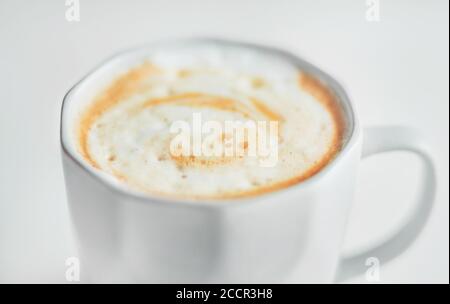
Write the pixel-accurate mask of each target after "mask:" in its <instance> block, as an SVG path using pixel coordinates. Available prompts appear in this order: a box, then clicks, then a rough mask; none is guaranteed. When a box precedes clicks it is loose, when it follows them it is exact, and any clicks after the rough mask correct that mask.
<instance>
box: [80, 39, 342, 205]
mask: <svg viewBox="0 0 450 304" xmlns="http://www.w3.org/2000/svg"><path fill="white" fill-rule="evenodd" d="M194 114H201V116H202V117H203V119H204V120H212V121H217V122H219V123H224V122H226V121H242V122H248V121H255V122H261V121H267V122H277V124H278V133H277V135H278V136H277V151H276V152H277V160H276V164H275V165H274V166H270V167H264V166H261V165H260V163H259V162H258V157H253V156H248V155H236V156H231V157H230V156H224V155H218V156H198V155H188V156H186V155H174V154H173V153H172V151H171V150H170V146H171V141H173V139H174V134H173V133H171V132H170V127H171V125H172V124H173V123H174V122H176V121H185V122H188V123H189V124H192V117H193V115H194ZM344 129H345V121H344V117H343V113H342V112H341V109H340V107H339V105H338V103H337V101H336V100H335V97H334V95H333V94H332V92H331V91H330V90H329V89H328V88H327V87H326V86H324V85H323V84H322V83H321V82H320V81H319V80H317V79H316V78H314V77H312V76H310V75H308V74H306V73H303V72H302V71H299V70H298V68H297V67H296V66H295V65H294V64H292V63H291V62H289V61H287V60H284V59H283V58H280V57H277V56H275V55H268V54H265V53H262V52H259V51H257V50H253V49H245V48H237V47H217V46H185V47H179V48H168V49H158V50H155V51H153V52H149V54H148V56H147V57H146V58H145V59H143V60H142V62H141V63H139V64H137V65H135V66H133V67H130V68H129V69H128V70H125V71H124V72H123V73H122V74H121V75H119V76H118V77H117V78H116V79H115V80H113V81H112V82H111V83H110V84H109V85H107V86H106V87H105V88H103V89H102V90H100V91H99V93H98V94H97V96H96V97H95V98H94V100H92V102H91V103H90V104H89V105H88V106H87V108H86V109H84V111H83V112H82V113H81V116H80V120H79V123H78V124H77V129H76V134H77V138H78V147H79V152H80V153H81V155H82V156H83V158H84V159H85V160H86V161H87V162H88V163H89V164H90V165H92V166H93V167H95V168H97V169H99V170H102V171H104V172H107V173H109V174H111V175H113V176H115V177H116V178H117V179H119V180H120V181H122V182H124V183H126V184H127V185H128V186H129V187H130V188H132V189H135V190H138V191H142V192H145V193H147V194H150V195H157V196H165V197H173V198H181V199H183V198H185V199H232V198H240V197H248V196H254V195H259V194H262V193H267V192H270V191H275V190H279V189H282V188H286V187H289V186H291V185H294V184H296V183H300V182H302V181H304V180H306V179H307V178H309V177H311V176H313V175H314V174H316V173H317V172H319V171H320V170H321V169H322V168H324V167H325V166H326V165H327V164H328V163H329V162H330V161H331V160H332V159H333V158H334V157H335V156H336V154H337V153H338V152H339V150H340V149H341V146H342V142H343V136H344ZM220 136H221V140H223V141H224V142H225V141H227V140H230V138H231V141H233V138H232V137H233V134H226V133H223V134H220ZM248 146H249V143H248V142H247V141H244V142H243V143H242V148H243V149H244V150H246V149H249V148H248Z"/></svg>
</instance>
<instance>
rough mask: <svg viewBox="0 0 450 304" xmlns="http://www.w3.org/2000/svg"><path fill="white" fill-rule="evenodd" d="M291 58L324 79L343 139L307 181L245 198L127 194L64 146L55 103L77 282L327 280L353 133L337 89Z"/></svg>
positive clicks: (65, 117) (347, 194) (354, 144)
mask: <svg viewBox="0 0 450 304" xmlns="http://www.w3.org/2000/svg"><path fill="white" fill-rule="evenodd" d="M274 52H277V53H279V52H281V51H278V50H274ZM290 56H292V55H290ZM115 60H116V61H117V59H115ZM298 61H299V65H301V68H303V69H307V70H308V71H309V72H310V73H312V74H313V75H314V76H316V77H318V78H320V79H321V81H324V82H326V84H327V85H328V86H329V87H331V88H332V89H333V90H334V92H335V94H336V95H338V98H339V100H340V102H341V103H342V106H343V107H344V111H345V112H346V114H347V118H348V119H349V120H350V122H349V124H348V125H349V128H351V130H350V131H349V136H348V138H347V142H346V144H345V147H344V148H343V150H342V151H341V152H340V153H339V154H338V155H337V156H336V158H335V159H334V160H333V161H332V162H331V163H330V164H328V165H327V166H326V167H325V168H324V169H322V171H321V172H319V173H318V174H316V175H315V176H313V177H311V178H310V179H308V180H306V181H304V182H302V183H300V184H297V185H293V186H291V187H289V188H286V189H283V190H279V191H275V192H271V193H267V194H263V195H259V196H256V197H251V198H245V199H234V200H230V201H211V202H208V201H202V202H195V201H179V200H169V199H161V198H156V197H154V198H153V197H146V196H143V195H139V194H137V193H133V192H131V191H127V190H126V189H124V188H123V187H121V186H120V185H118V184H114V182H112V181H108V180H107V177H105V176H102V175H101V173H99V172H95V170H94V169H92V168H88V167H87V166H86V165H85V164H83V163H82V160H80V159H79V158H78V157H77V156H76V155H75V154H76V152H75V151H73V148H71V147H70V145H68V144H67V142H68V141H69V140H70V136H69V135H68V134H67V132H69V131H68V129H70V125H71V124H70V122H69V121H70V120H73V117H72V116H73V115H72V114H71V111H69V110H67V109H66V110H65V109H64V107H65V106H63V114H62V129H61V137H62V147H63V149H62V157H63V167H64V173H65V180H66V190H67V195H68V201H69V209H70V213H71V218H72V222H73V226H74V228H75V233H76V238H77V243H78V248H79V254H80V261H81V267H82V268H81V279H82V280H84V281H87V282H88V281H91V282H130V283H131V282H134V283H285V282H288V283H290V282H296V283H301V282H318V283H322V282H331V281H332V280H333V277H334V275H335V272H336V268H337V263H338V260H339V257H340V247H341V244H342V240H343V237H344V234H345V228H346V220H347V216H348V214H349V210H350V205H351V202H352V198H353V193H354V186H355V178H356V172H357V166H358V163H359V160H360V153H361V142H362V139H361V132H360V130H359V126H358V124H357V121H356V119H355V117H354V112H353V109H352V108H351V105H350V104H349V101H348V98H347V96H346V95H345V92H344V91H343V90H342V88H341V87H340V86H339V85H338V84H337V83H336V82H335V81H334V80H333V79H332V78H331V77H329V76H327V75H326V74H324V73H323V72H321V71H319V70H316V69H315V68H314V67H312V66H311V65H310V64H307V63H306V62H304V61H302V60H300V59H298ZM98 76H99V75H97V74H96V73H95V72H94V73H93V74H92V75H91V76H88V77H87V78H86V80H87V81H88V82H89V80H90V81H91V82H92V81H96V78H99V77H98ZM89 78H91V79H89ZM83 82H84V80H83V81H82V82H81V83H79V84H78V85H77V86H76V87H75V89H73V90H72V91H71V92H69V93H68V95H67V96H66V98H65V102H64V103H65V104H71V105H75V104H77V100H78V98H77V97H79V95H80V94H81V93H82V92H81V91H83V90H86V89H89V85H87V86H86V85H84V84H83ZM88 91H89V90H88ZM83 99H86V98H83Z"/></svg>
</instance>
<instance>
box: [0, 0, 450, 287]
mask: <svg viewBox="0 0 450 304" xmlns="http://www.w3.org/2000/svg"><path fill="white" fill-rule="evenodd" d="M80 5H81V6H80V8H81V11H80V13H81V21H80V22H78V23H76V22H75V23H69V22H67V21H66V19H65V12H66V9H67V8H66V6H65V1H64V0H54V1H18V0H14V1H5V0H0V105H1V107H0V282H65V259H66V258H67V257H69V256H72V255H76V251H75V247H74V245H73V240H72V233H71V230H70V223H69V217H68V212H67V204H66V198H65V189H64V181H63V174H62V169H61V160H60V153H59V152H60V149H59V142H58V130H59V126H58V123H59V116H58V115H59V110H60V105H61V101H62V98H63V96H64V94H65V92H66V91H67V90H68V89H69V88H70V87H71V85H72V84H74V83H75V82H76V81H77V80H78V79H79V78H80V77H81V76H83V75H84V74H85V73H87V72H88V71H89V70H90V69H91V68H93V67H94V66H95V65H97V64H98V63H99V62H100V61H102V60H103V59H105V58H106V57H108V56H110V55H112V54H113V53H115V52H117V51H118V50H122V49H124V48H129V47H132V46H135V45H140V44H143V43H145V42H149V41H153V40H157V39H159V38H167V37H183V36H193V35H202V36H205V35H206V36H215V37H225V38H234V39H240V40H249V41H253V42H262V43H266V44H271V45H275V46H278V47H282V48H286V49H288V50H290V51H293V52H295V53H297V54H299V55H300V56H302V57H304V58H305V59H307V60H309V61H311V62H312V63H314V64H316V65H318V66H319V67H321V68H322V69H324V70H326V71H328V72H329V73H330V74H331V75H334V76H335V77H336V78H337V79H338V80H339V81H340V82H341V83H342V84H343V85H344V86H345V87H346V88H347V89H348V92H349V94H350V96H351V97H352V99H353V101H354V103H355V105H356V107H357V109H358V111H359V114H360V118H361V121H362V122H363V124H365V125H374V124H404V125H409V126H414V127H416V128H419V129H420V130H422V131H423V133H425V135H426V136H427V137H428V139H429V142H430V144H431V145H432V147H433V151H434V153H435V159H436V165H437V167H438V180H439V189H438V193H437V199H436V208H435V209H434V210H433V213H432V216H431V219H430V221H429V223H428V225H427V227H426V229H425V230H424V232H423V233H422V234H421V236H420V238H419V239H418V241H417V242H416V243H415V244H414V245H413V246H412V247H411V248H410V249H409V250H408V251H407V252H406V253H405V254H403V255H402V256H401V257H400V258H398V259H396V260H395V261H393V262H392V263H391V264H388V265H381V266H382V267H381V282H382V283H432V282H433V283H434V282H439V283H448V282H449V208H448V202H449V186H448V182H449V171H448V166H449V116H448V115H449V85H448V82H449V70H448V66H449V59H448V58H449V41H448V34H449V33H448V31H449V15H448V9H449V8H448V1H446V0H441V1H411V0H410V1H393V0H380V21H379V22H368V21H367V20H366V18H365V14H366V9H367V7H366V1H365V0H349V1H317V0H316V1H295V0H274V1H271V0H255V1H243V0H227V1H213V0H209V1H167V0H165V1H116V0H115V1H93V0H80ZM420 169H421V166H420V162H419V161H418V160H417V159H416V158H415V157H414V156H411V155H408V154H403V153H393V154H386V155H382V156H377V157H374V158H373V159H369V160H367V161H364V162H363V165H362V167H361V172H360V178H359V182H358V183H359V187H358V192H357V194H356V200H355V207H354V210H353V212H352V215H351V221H350V225H349V233H348V236H347V242H346V246H345V247H346V248H347V249H348V250H349V251H351V250H353V249H355V248H361V247H362V246H365V245H366V244H369V243H371V242H372V241H373V240H376V239H381V238H382V237H383V235H385V234H386V233H388V232H389V231H391V230H392V229H393V228H395V227H396V223H398V222H399V221H400V220H401V219H402V218H403V217H404V216H405V214H407V213H408V210H409V207H410V206H411V203H412V201H413V199H414V196H415V189H416V188H417V185H418V184H417V183H418V181H419V174H420V172H421V171H420ZM350 282H358V283H359V282H361V283H364V282H366V281H365V279H364V277H360V278H355V279H353V280H351V281H350Z"/></svg>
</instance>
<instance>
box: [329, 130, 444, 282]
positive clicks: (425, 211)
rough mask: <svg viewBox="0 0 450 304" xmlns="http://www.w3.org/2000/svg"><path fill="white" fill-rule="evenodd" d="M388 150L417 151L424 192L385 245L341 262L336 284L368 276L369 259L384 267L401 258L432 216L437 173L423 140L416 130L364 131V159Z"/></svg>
mask: <svg viewBox="0 0 450 304" xmlns="http://www.w3.org/2000/svg"><path fill="white" fill-rule="evenodd" d="M388 151H410V152H414V153H416V154H417V155H418V156H419V157H420V158H421V159H422V161H423V163H424V165H425V166H424V167H425V170H424V174H423V177H422V189H421V192H420V196H419V197H418V201H417V202H416V206H415V209H414V212H413V213H412V215H411V216H410V217H409V218H407V219H405V221H404V224H403V225H402V227H401V228H400V229H399V230H398V231H397V232H396V233H394V234H393V235H391V236H390V237H389V238H387V240H386V241H385V242H383V243H381V244H379V245H377V246H375V247H372V248H371V249H369V250H366V251H364V252H361V253H358V254H355V255H352V256H349V257H344V258H343V259H341V261H340V264H339V268H338V272H337V276H336V281H337V282H341V281H344V280H347V279H349V278H351V277H353V276H356V275H361V274H363V273H365V272H366V271H367V266H366V261H367V259H368V258H371V257H375V258H377V259H378V260H379V262H380V263H381V264H385V263H387V262H389V261H390V260H392V259H394V258H395V257H397V256H398V255H400V254H401V253H402V252H404V251H405V250H406V249H407V248H408V247H409V246H410V245H411V244H412V243H413V242H414V241H415V240H416V238H417V237H418V235H419V234H420V232H421V231H422V229H423V227H424V226H425V224H426V222H427V219H428V217H429V215H430V213H431V209H432V205H433V201H434V196H435V190H436V172H435V168H434V164H433V160H432V156H431V154H430V152H429V150H428V146H427V145H426V144H425V142H424V140H423V137H422V136H421V135H420V134H419V133H418V132H417V131H416V130H414V129H411V128H407V127H398V126H386V127H370V128H367V129H366V130H365V131H364V144H363V149H362V158H366V157H369V156H371V155H374V154H378V153H383V152H388Z"/></svg>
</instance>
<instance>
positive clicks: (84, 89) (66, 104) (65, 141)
mask: <svg viewBox="0 0 450 304" xmlns="http://www.w3.org/2000/svg"><path fill="white" fill-rule="evenodd" d="M191 45H200V46H201V45H207V46H216V47H227V46H228V47H230V46H231V47H238V48H244V49H252V50H256V51H258V52H262V53H265V54H267V55H272V56H277V57H280V58H283V59H284V60H287V61H289V62H290V63H291V64H293V65H295V66H296V67H297V68H298V69H299V70H301V71H302V72H304V73H307V74H309V75H311V76H312V77H314V78H316V79H317V80H318V81H320V82H321V83H322V84H324V85H325V86H326V87H327V89H328V90H329V91H330V92H331V93H332V94H333V95H334V96H335V100H336V103H338V106H339V107H340V109H341V111H342V115H343V116H344V120H345V123H346V124H345V128H344V134H343V135H344V136H343V138H342V148H341V150H340V151H339V152H338V153H337V155H336V157H335V158H334V159H333V160H332V161H330V163H328V164H327V165H325V167H324V168H322V169H321V170H320V171H319V172H318V173H317V174H315V175H314V176H312V177H309V178H308V179H307V180H305V181H302V182H300V183H297V184H295V185H292V186H289V187H287V188H283V189H278V190H275V191H273V192H268V193H264V194H261V195H260V196H263V195H276V194H277V193H282V192H286V191H289V190H291V188H295V189H297V190H298V189H301V188H302V187H307V186H308V185H311V184H313V183H315V182H316V181H317V180H319V179H320V178H321V176H323V175H325V174H326V173H327V172H328V171H329V170H332V168H333V166H334V164H335V163H336V162H339V159H340V158H341V157H342V156H343V154H345V153H346V151H347V150H348V149H350V147H351V145H352V142H353V141H354V140H355V139H354V138H355V133H356V130H357V121H356V119H355V113H354V109H353V107H352V105H351V102H350V100H349V98H348V96H347V94H346V93H345V91H344V89H343V88H342V87H341V86H340V85H339V84H338V83H337V82H336V81H335V80H334V79H333V78H332V77H330V76H329V75H327V74H326V73H324V72H323V71H321V70H320V69H318V68H317V67H315V66H313V65H312V64H310V63H308V62H306V61H304V60H303V59H301V58H299V57H297V56H295V55H293V54H291V53H289V52H286V51H283V50H280V49H276V48H273V47H268V46H262V45H256V44H250V43H243V42H236V41H228V40H219V39H208V38H199V39H182V40H172V41H163V42H157V43H152V44H148V45H145V46H143V47H139V48H136V49H132V50H128V51H124V52H121V53H119V54H117V55H115V56H113V57H111V58H110V59H108V60H106V61H104V62H103V63H102V64H100V65H99V66H98V67H97V68H95V69H94V70H93V71H91V72H90V73H88V74H87V75H86V76H85V77H83V79H81V80H80V81H79V82H78V83H76V84H75V85H74V86H73V87H72V88H71V89H70V90H69V91H68V93H67V94H66V95H65V97H64V100H63V105H62V110H61V130H60V131H61V134H60V136H61V146H62V150H63V153H65V155H66V156H68V157H69V158H70V159H72V160H73V161H74V162H75V163H76V164H77V165H78V166H79V167H81V168H82V169H83V170H85V171H86V172H88V173H89V174H91V175H93V176H95V177H96V178H98V179H99V180H101V181H102V182H103V183H104V184H106V185H107V186H108V187H110V188H112V189H113V190H115V191H119V192H121V193H122V194H125V195H131V196H134V197H136V198H138V199H139V200H142V199H143V200H151V201H178V202H179V201H180V200H179V199H176V200H173V199H170V198H165V197H157V196H152V195H151V194H144V193H141V192H138V191H135V190H133V189H130V188H129V187H127V186H126V185H125V184H124V183H122V182H120V181H118V180H117V179H116V178H114V177H113V176H111V175H109V174H107V173H105V172H103V171H101V170H99V169H96V168H94V167H93V166H92V165H90V164H89V163H88V162H87V161H86V160H85V159H84V158H83V156H82V155H81V154H80V153H79V151H78V146H77V136H76V133H75V131H74V130H75V129H76V124H77V123H78V118H79V116H80V113H81V112H82V111H83V110H84V109H85V108H86V107H87V106H88V104H89V103H91V102H92V100H93V99H94V97H95V95H96V94H97V93H98V92H99V90H100V89H101V88H103V87H105V86H106V85H108V84H109V83H110V82H111V81H113V80H114V79H115V78H116V77H117V76H118V75H120V74H121V73H123V72H124V71H127V70H128V69H130V68H131V67H133V66H136V65H138V64H139V63H142V61H143V60H144V59H145V58H146V57H148V54H149V52H152V51H155V50H157V49H158V48H177V47H183V46H191ZM258 197H259V196H256V197H245V198H234V199H231V200H230V201H233V202H234V203H235V202H236V201H253V200H255V199H256V198H258ZM224 201H227V200H224ZM186 202H190V203H209V202H206V201H202V200H191V199H186ZM222 203H223V202H222V201H221V202H219V203H218V202H217V200H215V202H214V203H213V204H214V205H222Z"/></svg>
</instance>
